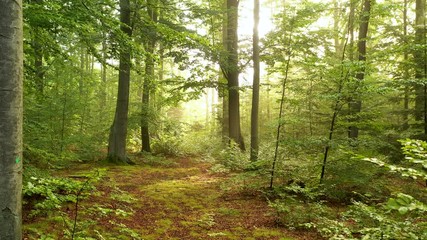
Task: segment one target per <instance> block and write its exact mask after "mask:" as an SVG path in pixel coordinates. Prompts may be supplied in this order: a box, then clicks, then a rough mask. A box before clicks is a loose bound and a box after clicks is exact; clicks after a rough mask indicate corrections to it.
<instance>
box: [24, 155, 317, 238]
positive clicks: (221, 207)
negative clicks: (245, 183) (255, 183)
mask: <svg viewBox="0 0 427 240" xmlns="http://www.w3.org/2000/svg"><path fill="white" fill-rule="evenodd" d="M168 161H169V163H168V166H167V167H164V165H162V164H157V163H156V164H154V165H148V164H146V163H145V162H144V161H143V160H142V161H139V162H138V164H137V165H135V166H116V165H107V166H105V165H104V166H102V169H103V177H102V179H101V180H100V181H98V182H97V185H96V187H97V191H96V192H92V193H91V195H90V197H89V198H87V199H84V200H82V202H81V203H80V205H79V212H78V213H79V215H78V224H77V230H78V231H77V232H78V236H79V237H80V239H277V240H278V239H316V237H318V236H317V235H315V234H313V233H312V232H306V233H304V232H303V233H301V232H298V233H293V232H289V231H288V230H286V229H283V228H277V227H276V225H275V223H274V217H272V216H271V215H269V214H268V212H269V211H270V209H269V207H268V206H267V203H266V202H265V200H263V199H261V198H259V197H253V198H247V197H246V196H245V197H243V198H239V197H233V198H232V199H229V198H227V197H226V196H224V194H225V193H224V192H223V191H222V190H221V185H222V184H223V183H224V182H226V180H227V179H228V177H227V176H225V175H224V174H221V175H215V174H212V173H210V172H209V171H208V168H209V167H210V164H208V163H204V162H200V161H194V160H191V159H173V161H174V162H175V163H174V164H171V163H170V161H172V160H171V159H169V160H168ZM89 168H91V166H89V165H85V166H81V165H80V166H78V168H76V169H68V170H64V171H62V172H59V173H57V174H59V175H61V176H67V175H71V174H72V175H74V176H80V175H82V176H83V175H87V173H88V172H89ZM227 194H228V193H227ZM74 213H75V210H74V208H73V205H72V204H70V205H68V206H65V205H64V207H63V208H62V209H61V211H56V212H52V213H50V214H48V216H47V217H37V218H35V219H29V220H27V221H26V222H24V227H25V228H24V234H25V237H26V238H27V239H29V240H31V239H49V237H50V239H70V237H69V233H68V236H67V230H68V231H69V229H70V226H71V225H72V223H73V221H72V217H73V216H74ZM52 226H55V227H54V228H52ZM47 233H49V234H47ZM44 237H48V238H44ZM75 239H77V238H75Z"/></svg>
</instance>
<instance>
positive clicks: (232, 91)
mask: <svg viewBox="0 0 427 240" xmlns="http://www.w3.org/2000/svg"><path fill="white" fill-rule="evenodd" d="M238 8H239V1H238V0H227V41H226V44H227V62H226V66H225V69H226V70H225V72H226V78H227V86H228V127H229V129H228V136H229V138H230V140H231V141H234V142H235V143H237V145H238V146H239V148H240V149H241V150H245V144H244V141H243V137H242V134H241V129H240V97H239V66H238V61H239V59H238V37H237V28H238Z"/></svg>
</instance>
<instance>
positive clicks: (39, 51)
mask: <svg viewBox="0 0 427 240" xmlns="http://www.w3.org/2000/svg"><path fill="white" fill-rule="evenodd" d="M36 3H37V4H42V3H43V1H42V0H36ZM33 31H34V36H33V49H34V71H35V85H36V90H37V91H38V92H39V93H40V95H41V96H43V92H44V70H43V45H42V42H41V38H42V36H41V34H42V30H41V28H40V27H39V26H33Z"/></svg>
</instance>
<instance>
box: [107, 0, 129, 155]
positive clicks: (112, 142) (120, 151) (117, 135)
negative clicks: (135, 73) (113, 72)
mask: <svg viewBox="0 0 427 240" xmlns="http://www.w3.org/2000/svg"><path fill="white" fill-rule="evenodd" d="M120 22H121V23H122V25H121V26H120V29H121V30H122V31H123V32H124V33H125V34H126V35H127V36H129V37H131V35H132V29H131V28H130V27H129V26H130V2H129V0H120ZM120 51H121V52H120V63H119V86H118V93H117V103H116V112H115V115H114V122H113V125H112V126H111V128H110V137H109V141H108V159H109V160H110V161H112V162H126V163H128V162H129V160H128V158H127V156H126V135H127V123H128V107H129V82H130V47H129V46H123V47H122V48H121V50H120Z"/></svg>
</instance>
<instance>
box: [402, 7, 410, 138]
mask: <svg viewBox="0 0 427 240" xmlns="http://www.w3.org/2000/svg"><path fill="white" fill-rule="evenodd" d="M403 37H404V44H405V45H407V44H408V41H407V37H408V0H404V2H403ZM408 60H409V53H408V50H406V49H405V50H404V53H403V67H404V70H403V79H404V84H405V89H404V97H403V116H402V117H403V126H402V130H408V129H409V91H410V89H409V86H408V84H407V81H408V80H409V68H410V67H409V66H408Z"/></svg>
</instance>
